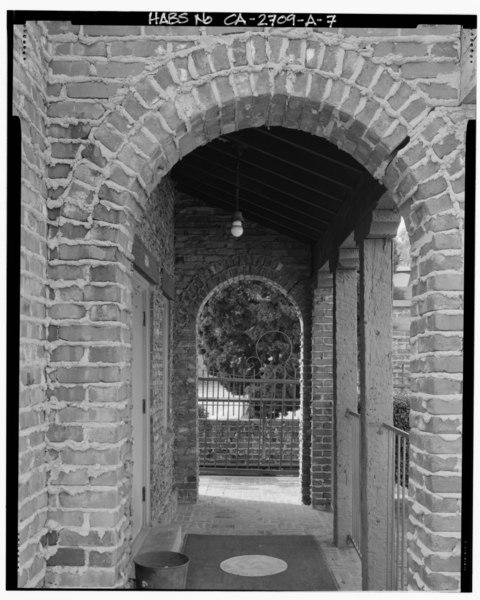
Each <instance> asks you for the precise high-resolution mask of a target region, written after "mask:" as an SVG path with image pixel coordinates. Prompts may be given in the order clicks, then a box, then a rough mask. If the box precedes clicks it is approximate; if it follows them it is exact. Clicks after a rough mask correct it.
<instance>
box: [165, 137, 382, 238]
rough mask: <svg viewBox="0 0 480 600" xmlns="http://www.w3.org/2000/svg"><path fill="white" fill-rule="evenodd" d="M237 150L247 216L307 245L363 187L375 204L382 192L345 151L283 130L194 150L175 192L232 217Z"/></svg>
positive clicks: (177, 176) (176, 171) (178, 173)
mask: <svg viewBox="0 0 480 600" xmlns="http://www.w3.org/2000/svg"><path fill="white" fill-rule="evenodd" d="M239 152H240V156H241V158H240V168H239V199H240V201H239V205H240V210H241V212H242V213H243V216H244V218H245V219H247V220H253V221H256V222H258V223H260V224H262V225H265V226H267V227H270V228H271V229H273V230H276V231H278V232H280V233H285V234H287V235H289V236H291V237H293V238H295V239H297V240H299V241H301V242H304V243H307V244H315V243H316V242H318V240H319V239H320V238H321V236H322V234H323V233H324V232H325V231H328V229H329V228H331V227H332V223H333V222H334V219H335V216H336V215H338V213H339V211H340V209H341V207H343V209H342V211H340V214H341V213H343V214H345V210H346V208H348V207H347V206H346V205H348V204H350V203H352V204H353V203H354V201H355V195H356V191H358V190H359V189H363V190H364V189H365V184H367V185H370V183H371V184H372V185H373V187H374V190H375V196H376V198H378V197H379V196H380V195H381V193H382V192H383V188H382V187H381V186H379V185H378V184H376V183H375V181H374V180H373V178H372V176H371V175H370V174H369V173H368V172H367V171H366V170H365V169H364V168H363V167H362V166H361V165H360V164H359V163H357V162H356V161H355V160H354V159H353V158H351V157H350V155H348V154H347V153H345V152H343V151H342V150H339V149H338V148H337V147H336V146H334V145H333V144H331V143H330V142H328V141H326V140H324V139H323V138H320V137H317V136H314V135H310V134H308V133H304V132H302V131H297V130H294V129H285V128H283V127H272V128H270V129H267V128H264V127H258V128H251V129H244V130H241V131H237V132H235V133H231V134H229V135H225V136H222V137H219V138H217V139H215V140H214V141H212V142H210V143H209V144H207V145H206V146H202V147H200V148H197V149H196V150H194V151H193V152H191V153H190V154H188V155H187V156H186V157H185V158H184V159H183V160H181V161H180V162H179V163H177V164H176V165H175V167H174V168H173V169H172V177H173V179H174V181H175V182H176V186H177V189H178V190H179V191H182V192H185V193H187V194H189V195H191V196H193V197H196V198H198V199H200V200H203V201H205V202H206V203H207V204H208V205H211V206H215V207H219V208H223V209H225V210H226V211H228V212H231V213H233V211H234V210H235V197H236V196H235V194H236V180H237V164H238V156H239Z"/></svg>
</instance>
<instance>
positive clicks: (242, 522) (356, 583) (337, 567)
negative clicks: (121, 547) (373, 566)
mask: <svg viewBox="0 0 480 600" xmlns="http://www.w3.org/2000/svg"><path fill="white" fill-rule="evenodd" d="M199 491H200V495H199V500H198V502H197V503H196V504H182V505H180V506H179V510H178V516H177V521H176V522H177V523H179V524H180V525H181V526H182V531H183V533H184V534H187V533H211V534H219V535H222V534H223V535H225V534H231V535H242V534H245V535H248V534H250V535H252V534H277V535H282V534H297V535H307V534H308V535H313V536H314V537H315V538H316V539H317V541H318V542H319V544H320V546H321V548H322V550H323V552H324V554H325V557H326V560H327V563H328V565H329V567H330V569H331V571H332V573H333V575H334V577H335V579H336V580H337V584H338V588H339V590H341V591H347V590H348V591H359V590H361V587H362V586H361V563H360V559H359V558H358V555H357V553H356V551H355V550H354V549H353V548H345V549H339V548H336V547H335V546H334V545H333V544H332V525H333V514H332V513H331V512H324V511H317V510H313V509H312V508H311V507H309V506H303V505H302V504H301V500H300V485H299V481H298V478H295V477H241V476H240V477H233V476H232V477H228V476H225V477H224V476H218V475H215V476H202V477H201V478H200V490H199Z"/></svg>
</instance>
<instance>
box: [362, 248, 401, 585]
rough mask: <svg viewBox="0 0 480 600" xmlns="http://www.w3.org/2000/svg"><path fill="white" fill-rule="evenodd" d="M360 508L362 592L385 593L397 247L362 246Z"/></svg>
mask: <svg viewBox="0 0 480 600" xmlns="http://www.w3.org/2000/svg"><path fill="white" fill-rule="evenodd" d="M359 245H360V303H359V309H360V319H359V334H360V335H359V343H360V416H361V435H360V461H361V466H360V481H361V485H360V502H361V513H362V543H361V550H362V563H363V569H362V571H363V574H362V579H363V589H364V590H384V589H386V588H385V585H386V561H387V552H386V548H387V543H386V540H387V489H386V483H387V477H386V472H387V435H386V433H385V431H384V430H382V424H383V423H389V424H391V423H392V420H393V410H392V395H393V387H392V364H391V353H392V241H391V239H387V238H377V239H364V240H363V241H360V244H359Z"/></svg>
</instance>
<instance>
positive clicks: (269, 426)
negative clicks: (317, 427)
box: [198, 418, 300, 469]
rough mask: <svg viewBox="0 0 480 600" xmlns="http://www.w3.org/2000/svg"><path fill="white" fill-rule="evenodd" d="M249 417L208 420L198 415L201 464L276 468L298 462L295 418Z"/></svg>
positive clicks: (293, 464)
mask: <svg viewBox="0 0 480 600" xmlns="http://www.w3.org/2000/svg"><path fill="white" fill-rule="evenodd" d="M279 421H281V419H278V420H277V421H271V420H267V421H265V422H262V421H260V420H255V419H250V420H249V421H247V422H242V421H231V422H229V421H210V420H208V419H199V431H198V439H199V446H200V460H201V463H200V464H201V466H202V467H221V466H229V465H231V464H234V465H236V466H237V467H243V468H246V467H248V466H249V467H252V466H253V468H255V467H257V468H259V469H266V468H272V469H279V468H281V467H282V459H283V466H284V467H285V462H287V465H288V466H289V468H295V467H298V466H299V462H300V461H299V458H300V454H299V450H300V447H299V442H300V437H299V421H292V420H291V419H290V420H288V418H285V420H284V423H285V425H283V424H282V423H280V422H279Z"/></svg>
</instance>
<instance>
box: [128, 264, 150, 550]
mask: <svg viewBox="0 0 480 600" xmlns="http://www.w3.org/2000/svg"><path fill="white" fill-rule="evenodd" d="M136 288H139V289H140V290H141V291H142V293H144V294H145V309H144V312H145V326H144V344H145V347H144V351H145V373H144V376H145V413H144V415H143V436H142V440H143V448H142V458H143V483H144V486H145V502H144V505H143V522H142V526H141V528H140V531H139V532H138V534H137V536H136V537H135V539H134V540H133V551H134V553H135V549H138V547H139V546H140V545H141V543H142V541H143V539H144V538H145V536H146V533H147V531H148V529H149V527H150V525H151V502H150V484H151V482H150V466H151V459H150V440H151V432H150V404H151V399H150V368H151V348H150V341H151V333H150V331H151V314H150V312H151V311H150V307H151V298H150V296H151V286H150V284H149V282H148V281H147V280H146V279H145V278H144V277H142V276H141V275H140V273H138V272H137V271H134V272H133V278H132V298H133V294H134V293H135V289H136ZM132 335H133V331H132ZM133 360H134V358H133V354H132V364H133ZM132 375H133V373H132ZM132 409H133V394H132ZM132 448H133V427H132ZM132 483H133V478H132ZM132 493H133V485H132Z"/></svg>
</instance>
